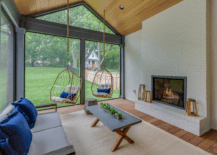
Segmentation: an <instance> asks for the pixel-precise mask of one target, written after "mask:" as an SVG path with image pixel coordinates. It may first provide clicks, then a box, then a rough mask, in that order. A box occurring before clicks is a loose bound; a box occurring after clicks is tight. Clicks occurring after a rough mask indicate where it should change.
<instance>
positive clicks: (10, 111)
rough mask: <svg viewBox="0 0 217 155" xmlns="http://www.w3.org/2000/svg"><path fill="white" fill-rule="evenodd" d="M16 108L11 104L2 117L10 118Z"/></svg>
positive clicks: (2, 113)
mask: <svg viewBox="0 0 217 155" xmlns="http://www.w3.org/2000/svg"><path fill="white" fill-rule="evenodd" d="M14 109H15V108H14V106H13V105H12V104H11V103H10V104H9V105H8V106H7V107H6V108H5V109H4V110H3V111H2V112H1V114H0V115H7V116H9V115H10V114H12V112H13V111H14Z"/></svg>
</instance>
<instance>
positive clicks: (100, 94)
mask: <svg viewBox="0 0 217 155" xmlns="http://www.w3.org/2000/svg"><path fill="white" fill-rule="evenodd" d="M93 95H95V96H103V97H108V98H110V97H111V96H110V95H109V94H107V93H97V92H95V93H93Z"/></svg>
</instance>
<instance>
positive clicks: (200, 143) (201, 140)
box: [39, 99, 217, 155]
mask: <svg viewBox="0 0 217 155" xmlns="http://www.w3.org/2000/svg"><path fill="white" fill-rule="evenodd" d="M103 102H104V103H110V104H112V105H114V106H116V107H118V108H120V109H122V110H124V111H126V112H128V113H131V114H133V115H135V116H137V117H139V118H140V119H142V120H144V121H146V122H148V123H151V124H153V125H155V126H157V127H159V128H161V129H162V130H165V131H167V132H169V133H171V134H173V135H174V136H177V137H179V138H181V139H183V140H184V141H186V142H188V143H191V144H193V145H195V146H197V147H199V148H201V149H203V150H205V151H207V152H210V153H211V154H213V155H217V131H216V130H210V131H209V132H207V133H205V134H204V135H202V136H200V137H199V136H196V135H194V134H192V133H190V132H188V131H185V130H183V129H180V128H178V127H175V126H173V125H171V124H168V123H166V122H164V121H162V120H160V119H157V118H155V117H152V116H150V115H147V114H145V113H142V112H140V111H138V110H136V109H135V103H134V102H132V101H129V100H126V99H114V100H108V101H103ZM83 107H84V106H83V105H76V106H70V107H62V108H58V112H59V114H65V113H70V112H76V111H80V110H83ZM50 111H53V110H44V111H39V113H44V112H50Z"/></svg>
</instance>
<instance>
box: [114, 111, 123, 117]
mask: <svg viewBox="0 0 217 155" xmlns="http://www.w3.org/2000/svg"><path fill="white" fill-rule="evenodd" d="M114 116H115V117H117V118H118V119H122V113H119V112H116V113H115V115H114Z"/></svg>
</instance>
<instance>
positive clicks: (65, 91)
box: [50, 0, 82, 104]
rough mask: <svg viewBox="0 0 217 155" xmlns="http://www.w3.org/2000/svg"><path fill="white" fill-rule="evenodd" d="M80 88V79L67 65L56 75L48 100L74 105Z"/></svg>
mask: <svg viewBox="0 0 217 155" xmlns="http://www.w3.org/2000/svg"><path fill="white" fill-rule="evenodd" d="M67 57H69V0H67ZM67 63H68V59H67ZM81 86H82V79H81V78H80V76H79V75H77V74H75V73H74V72H72V71H71V70H70V69H69V67H68V65H67V68H66V69H64V70H63V71H62V72H60V73H59V74H58V75H57V78H56V80H55V82H54V84H53V86H52V88H51V90H50V100H51V101H52V102H54V103H69V104H76V102H77V101H78V99H79V97H80V90H81Z"/></svg>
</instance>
